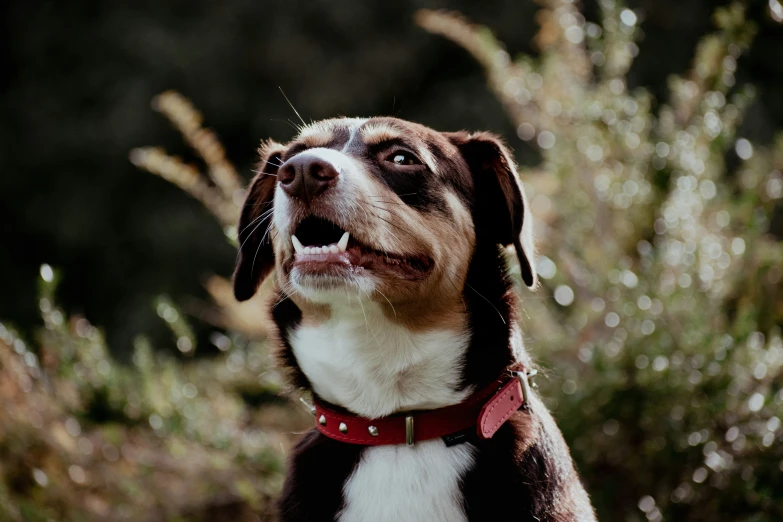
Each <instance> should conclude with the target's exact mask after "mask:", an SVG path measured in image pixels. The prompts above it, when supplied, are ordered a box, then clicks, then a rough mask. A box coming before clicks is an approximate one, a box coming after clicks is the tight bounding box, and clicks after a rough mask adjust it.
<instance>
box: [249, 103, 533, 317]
mask: <svg viewBox="0 0 783 522" xmlns="http://www.w3.org/2000/svg"><path fill="white" fill-rule="evenodd" d="M260 154H261V161H260V164H259V169H258V175H257V176H256V177H255V179H254V180H253V182H252V184H251V186H250V189H249V193H248V196H247V200H246V202H245V204H244V208H243V210H242V215H241V219H240V222H239V243H240V249H239V255H238V261H237V266H236V271H235V273H234V293H235V295H236V298H237V299H238V300H240V301H244V300H246V299H248V298H250V297H251V296H252V295H253V294H254V293H255V292H256V289H257V288H258V286H259V284H260V283H261V281H262V280H263V279H264V278H265V277H266V276H267V275H268V274H269V273H270V271H271V270H272V269H273V268H275V269H276V271H277V277H278V283H279V285H280V286H281V288H282V289H283V291H284V292H285V293H286V294H288V295H289V296H290V297H291V299H293V300H294V301H295V302H297V304H304V303H311V304H327V303H330V302H333V301H334V300H336V299H342V298H345V296H346V295H352V296H357V295H359V296H362V297H366V298H368V299H372V300H374V301H377V302H378V303H384V302H388V303H389V304H390V305H391V304H393V306H394V307H395V310H396V311H400V310H401V309H403V310H404V309H405V304H406V303H407V304H411V307H412V308H411V309H415V308H416V307H417V306H418V307H421V305H422V304H423V303H429V304H432V303H437V302H444V301H450V300H451V298H456V299H459V296H460V295H461V294H462V292H463V286H464V285H465V278H466V274H467V271H468V268H469V265H470V262H471V259H472V258H473V256H474V254H475V250H476V248H477V245H478V244H479V243H480V244H481V245H488V246H489V247H490V248H493V249H494V251H495V252H494V253H495V255H498V252H499V250H498V245H500V246H503V247H506V246H510V245H513V246H514V247H515V249H516V253H517V256H518V257H519V262H520V268H521V272H522V277H523V280H524V282H525V283H526V284H527V285H528V286H531V287H532V286H534V285H535V284H536V275H535V273H536V272H535V267H534V252H533V241H532V223H531V220H530V218H529V216H528V214H527V204H526V201H525V196H524V192H523V190H522V186H521V184H520V182H519V179H518V176H517V172H516V168H515V166H514V162H513V160H512V158H511V155H510V154H509V152H508V150H507V149H506V147H505V146H504V145H503V144H502V143H501V141H500V140H499V139H498V138H496V137H495V136H493V135H491V134H487V133H478V134H468V133H465V132H457V133H443V132H437V131H435V130H432V129H429V128H427V127H424V126H422V125H418V124H415V123H411V122H407V121H404V120H399V119H396V118H386V117H384V118H371V119H367V120H365V119H352V118H338V119H331V120H325V121H322V122H318V123H315V124H312V125H310V126H308V127H306V128H304V129H303V130H302V131H301V132H300V134H299V136H298V137H296V139H294V140H293V141H291V142H290V143H288V144H286V145H281V144H278V143H275V142H266V143H264V144H262V146H261V149H260ZM477 238H478V239H480V240H481V241H477ZM400 305H402V307H401V306H400Z"/></svg>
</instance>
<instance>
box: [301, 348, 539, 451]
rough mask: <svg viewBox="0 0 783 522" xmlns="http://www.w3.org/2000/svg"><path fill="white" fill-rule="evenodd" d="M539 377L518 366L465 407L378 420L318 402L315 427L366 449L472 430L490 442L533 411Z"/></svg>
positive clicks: (449, 407) (335, 437) (470, 399)
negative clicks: (532, 380) (533, 384)
mask: <svg viewBox="0 0 783 522" xmlns="http://www.w3.org/2000/svg"><path fill="white" fill-rule="evenodd" d="M535 373H536V372H535V370H532V371H531V370H527V369H526V368H525V367H524V365H522V364H521V363H517V364H514V365H512V366H510V367H508V368H506V370H504V371H503V374H502V376H501V377H500V378H498V379H497V380H496V381H495V382H493V383H492V384H490V385H489V386H487V387H485V388H483V389H481V390H479V391H478V392H476V393H474V394H473V395H471V396H470V397H468V398H467V399H466V400H465V401H463V402H461V403H459V404H454V405H452V406H446V407H444V408H439V409H436V410H426V411H412V412H403V413H398V414H394V415H390V416H387V417H380V418H377V419H367V418H364V417H360V416H358V415H354V414H352V413H350V412H348V411H346V410H343V409H341V408H338V407H336V406H333V405H331V404H328V403H325V402H323V401H321V400H318V399H317V398H316V400H315V401H314V402H315V405H314V406H313V408H312V411H313V413H314V415H315V426H316V428H317V429H318V431H320V432H321V433H323V434H324V435H326V436H327V437H329V438H331V439H334V440H339V441H341V442H347V443H349V444H360V445H366V446H381V445H386V444H403V443H405V444H407V445H409V446H412V445H413V444H414V443H415V442H420V441H424V440H429V439H436V438H438V437H445V436H448V435H453V434H458V433H462V432H466V431H467V430H469V429H470V428H474V427H475V433H476V435H477V436H478V437H479V439H489V438H491V437H492V436H493V435H494V434H495V432H496V431H497V430H498V429H499V428H500V427H501V426H502V425H503V423H505V422H506V421H507V420H508V419H509V417H511V415H512V414H513V413H514V412H515V411H517V410H518V409H520V407H522V406H524V407H525V408H527V407H528V404H527V403H528V400H529V397H530V387H529V385H528V377H530V376H532V375H535Z"/></svg>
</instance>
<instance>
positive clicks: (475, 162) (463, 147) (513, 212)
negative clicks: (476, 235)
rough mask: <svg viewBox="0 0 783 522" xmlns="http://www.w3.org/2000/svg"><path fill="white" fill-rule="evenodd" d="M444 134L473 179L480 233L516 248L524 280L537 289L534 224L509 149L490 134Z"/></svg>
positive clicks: (477, 222)
mask: <svg viewBox="0 0 783 522" xmlns="http://www.w3.org/2000/svg"><path fill="white" fill-rule="evenodd" d="M444 134H445V135H446V137H447V138H448V139H449V140H450V141H451V142H452V143H453V144H454V145H456V146H457V148H458V149H459V151H460V152H461V153H462V157H463V158H464V159H465V162H467V164H468V167H469V168H470V172H471V174H472V176H473V183H474V187H475V191H476V201H475V207H474V211H473V214H474V221H475V226H476V229H477V230H480V231H481V232H480V233H481V234H483V235H486V236H489V237H491V238H493V239H494V241H495V242H496V243H498V244H501V245H503V246H509V245H514V247H515V248H516V251H517V257H518V258H519V266H520V270H521V271H522V280H523V281H524V282H525V284H526V285H527V286H528V287H531V288H532V287H534V286H536V283H537V277H536V266H535V256H536V253H535V245H534V243H533V220H532V219H531V216H530V211H529V210H528V204H527V200H526V198H525V191H524V189H523V188H522V183H521V182H520V181H519V174H518V173H517V168H516V165H515V164H514V160H513V158H512V156H511V153H510V152H509V150H508V148H507V147H506V146H505V145H504V144H503V142H502V141H501V139H500V138H498V137H497V136H495V135H493V134H490V133H487V132H480V133H476V134H469V133H467V132H452V133H444Z"/></svg>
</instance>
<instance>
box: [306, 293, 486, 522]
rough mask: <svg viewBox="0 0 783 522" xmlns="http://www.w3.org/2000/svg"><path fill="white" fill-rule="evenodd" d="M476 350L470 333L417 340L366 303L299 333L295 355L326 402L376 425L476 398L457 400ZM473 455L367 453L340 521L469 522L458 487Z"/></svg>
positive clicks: (462, 450)
mask: <svg viewBox="0 0 783 522" xmlns="http://www.w3.org/2000/svg"><path fill="white" fill-rule="evenodd" d="M354 306H356V303H354ZM468 340H469V339H468V335H467V334H466V333H464V332H455V331H447V330H431V331H427V332H419V333H414V332H411V331H410V330H409V329H407V328H405V327H404V326H401V325H398V324H396V323H393V322H390V321H388V320H387V319H386V318H385V317H384V316H383V314H382V313H381V311H380V310H379V309H377V308H376V307H375V306H374V305H372V304H368V303H364V305H363V309H358V310H357V309H354V308H349V307H345V308H341V309H334V310H333V313H332V316H331V318H330V319H329V320H328V321H326V322H325V323H322V324H319V325H317V326H306V325H302V326H300V327H299V328H298V329H297V330H296V332H293V335H292V337H291V345H292V348H293V350H294V354H295V355H296V359H297V362H298V363H299V366H300V367H301V369H302V371H303V372H304V373H305V375H306V376H307V378H308V379H309V381H310V383H311V384H312V386H313V389H314V390H315V392H316V393H317V394H318V395H319V396H320V397H322V398H323V399H325V400H327V401H329V402H332V403H334V404H337V405H340V406H342V407H344V408H347V409H349V410H350V411H353V412H354V413H357V414H359V415H363V416H366V417H370V418H372V417H380V416H384V415H388V414H390V413H393V412H396V411H400V410H416V409H432V408H440V407H443V406H448V405H451V404H456V403H458V402H461V401H462V400H463V399H464V398H465V397H467V395H469V394H470V393H471V391H472V390H462V391H456V390H457V387H458V386H459V382H460V377H461V370H462V367H461V364H462V361H463V360H464V359H463V357H464V354H465V350H466V349H467V344H468ZM473 450H474V447H473V446H471V445H470V444H461V445H458V446H454V447H450V448H447V447H446V445H445V444H444V443H443V441H442V440H440V439H434V440H430V441H424V442H419V443H417V444H416V445H415V446H413V447H407V446H405V445H399V446H379V447H372V448H368V449H367V450H365V452H364V454H363V457H362V460H361V461H360V463H359V465H358V466H357V467H356V469H355V470H354V472H353V474H352V475H351V476H350V478H349V479H348V481H347V483H346V485H345V487H344V491H343V494H344V500H345V504H344V508H343V510H342V512H341V513H340V517H339V519H340V521H341V522H353V521H365V520H375V521H386V520H388V521H395V522H396V521H400V520H406V521H408V520H409V521H413V522H415V521H440V520H443V521H460V520H464V519H465V515H464V510H463V505H462V499H461V495H460V491H459V484H460V479H461V478H462V477H463V476H464V474H465V472H466V471H467V470H468V469H469V468H470V466H471V465H472V463H473Z"/></svg>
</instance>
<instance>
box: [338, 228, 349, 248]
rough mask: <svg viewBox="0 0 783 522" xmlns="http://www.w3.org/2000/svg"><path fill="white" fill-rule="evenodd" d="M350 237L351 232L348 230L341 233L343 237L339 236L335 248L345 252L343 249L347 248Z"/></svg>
mask: <svg viewBox="0 0 783 522" xmlns="http://www.w3.org/2000/svg"><path fill="white" fill-rule="evenodd" d="M350 237H351V234H349V233H348V232H346V233H344V234H343V237H341V238H340V241H338V242H337V248H338V249H340V251H341V252H345V249H346V248H348V239H349V238H350Z"/></svg>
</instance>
